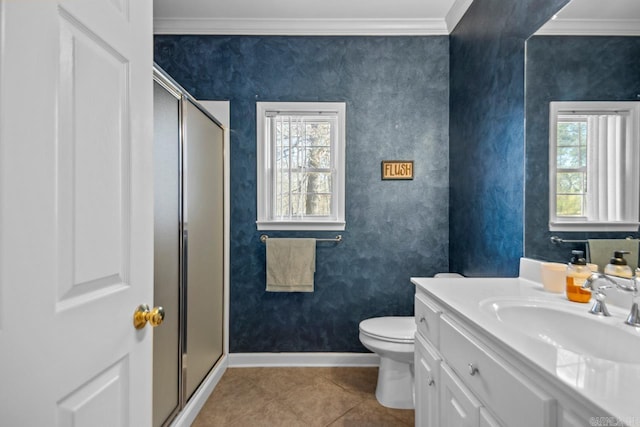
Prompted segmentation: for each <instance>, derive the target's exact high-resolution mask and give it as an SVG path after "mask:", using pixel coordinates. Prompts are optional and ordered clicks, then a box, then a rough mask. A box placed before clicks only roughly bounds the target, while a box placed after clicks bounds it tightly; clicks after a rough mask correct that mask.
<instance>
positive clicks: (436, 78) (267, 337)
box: [155, 36, 449, 352]
mask: <svg viewBox="0 0 640 427" xmlns="http://www.w3.org/2000/svg"><path fill="white" fill-rule="evenodd" d="M155 60H156V62H157V63H158V64H159V65H160V66H161V67H162V68H164V69H165V70H166V71H167V72H168V73H169V74H170V75H171V76H172V77H173V78H175V79H176V81H178V82H179V83H180V84H181V85H182V86H183V87H185V89H187V90H188V91H189V92H190V93H191V94H192V95H194V96H195V97H196V98H198V99H202V100H221V99H228V100H230V101H231V272H230V273H231V295H230V298H231V311H230V316H231V319H230V320H231V331H230V345H231V351H232V352H276V351H364V348H363V347H362V346H361V344H360V342H359V340H358V323H359V322H360V321H361V320H362V319H365V318H368V317H372V316H381V315H391V314H395V315H411V314H413V293H414V289H413V286H412V285H411V284H410V282H409V278H410V277H411V276H430V275H433V274H434V273H436V272H439V271H447V269H448V245H449V236H448V192H449V191H448V184H449V167H448V162H449V150H448V115H449V91H448V87H449V40H448V38H447V37H440V36H438V37H241V36H238V37H225V36H157V37H156V40H155ZM256 101H344V102H346V104H347V182H346V196H347V198H346V220H347V228H346V231H345V232H344V233H343V234H344V241H343V242H342V243H340V244H339V245H335V244H331V243H319V244H318V253H317V271H316V276H315V279H316V291H315V293H313V294H302V293H291V294H286V293H267V292H265V291H264V287H265V268H264V262H265V248H264V245H263V244H261V243H260V241H259V235H260V234H261V233H259V232H258V231H256V226H255V220H256V167H255V164H256V129H255V120H256V119H255V102H256ZM383 159H399V160H415V179H414V180H413V181H397V182H393V181H381V180H380V161H381V160H383ZM269 235H271V236H281V235H286V236H295V235H307V236H308V235H313V236H321V235H323V236H333V235H335V233H277V232H270V233H269Z"/></svg>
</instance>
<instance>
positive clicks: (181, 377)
mask: <svg viewBox="0 0 640 427" xmlns="http://www.w3.org/2000/svg"><path fill="white" fill-rule="evenodd" d="M153 81H154V82H156V83H158V84H159V85H160V86H162V87H163V88H164V89H165V90H167V91H168V92H169V93H170V94H171V95H172V96H174V97H175V98H176V100H177V101H178V121H179V129H178V134H179V138H178V164H179V171H178V178H179V185H178V188H179V190H178V204H179V213H178V233H179V236H180V238H179V249H178V257H179V259H178V262H179V272H178V307H179V318H178V365H179V366H178V367H177V369H178V404H177V406H176V407H175V408H174V409H173V410H172V412H171V413H170V415H169V417H168V418H167V419H166V420H165V421H164V422H163V424H162V427H166V426H169V425H171V424H172V423H173V422H176V421H178V416H179V415H182V414H181V412H182V411H183V410H185V408H186V407H187V404H188V403H190V402H191V401H195V400H196V398H198V397H199V396H198V394H199V392H200V389H204V388H205V383H206V382H207V378H208V377H209V376H211V374H212V373H213V372H214V371H215V370H216V369H217V368H218V367H220V366H222V368H223V369H226V359H227V357H228V351H229V349H228V348H229V345H228V330H229V328H228V311H229V305H228V292H229V286H228V259H229V256H228V236H229V230H228V225H229V212H228V210H229V206H228V203H229V198H228V167H229V164H228V130H227V129H226V128H225V126H224V125H223V124H221V123H220V121H219V120H218V119H217V118H216V117H214V116H213V115H212V114H211V113H210V112H209V111H207V109H206V108H204V107H203V106H202V105H201V104H200V103H199V101H198V100H196V99H195V98H193V97H192V96H191V95H190V94H189V93H188V92H187V91H186V90H185V89H183V88H182V87H181V86H180V85H179V84H178V83H177V82H176V81H175V80H173V79H172V78H171V77H170V76H169V75H168V74H167V73H166V72H165V71H164V70H162V69H161V68H160V67H159V66H158V65H157V64H155V63H154V67H153ZM187 103H191V104H192V105H193V106H195V107H196V108H197V109H198V110H199V111H200V112H201V113H203V114H204V115H205V116H207V118H208V119H210V120H211V121H212V122H213V123H214V124H215V125H217V126H218V127H220V129H221V130H222V132H223V141H222V144H223V147H222V148H223V159H222V160H223V168H224V171H223V174H222V178H223V185H222V199H223V214H222V227H223V242H222V245H223V263H222V270H223V271H222V278H223V295H222V300H223V323H222V325H220V326H221V328H222V353H221V355H220V356H219V358H218V359H217V360H216V361H215V362H214V363H213V365H212V367H211V369H210V370H209V372H208V374H207V375H206V376H205V378H203V380H202V382H201V384H200V386H198V387H197V388H196V390H195V391H194V392H193V393H192V395H191V396H187V381H186V377H187V373H186V369H187V363H186V361H185V358H187V357H188V354H187V343H186V339H185V335H186V324H187V310H186V304H187V256H188V254H187V244H188V236H187V233H186V230H185V218H184V207H185V204H186V201H185V199H184V196H185V194H184V181H185V180H186V170H185V158H184V156H185V152H186V143H187V142H186V140H185V135H186V126H187V119H186V104H187ZM214 381H215V380H214ZM215 382H217V381H215ZM206 388H208V389H209V388H211V386H210V385H209V386H208V387H206ZM204 391H205V392H207V390H204ZM211 391H212V388H211V390H210V391H208V393H210V392H211ZM200 403H204V402H198V403H196V405H197V406H201V405H200Z"/></svg>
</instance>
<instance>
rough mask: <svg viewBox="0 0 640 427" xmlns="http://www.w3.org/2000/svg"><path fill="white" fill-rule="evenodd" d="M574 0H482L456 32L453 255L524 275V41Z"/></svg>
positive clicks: (455, 262) (458, 261)
mask: <svg viewBox="0 0 640 427" xmlns="http://www.w3.org/2000/svg"><path fill="white" fill-rule="evenodd" d="M567 2H568V0H519V1H513V0H475V1H474V2H473V3H472V4H471V7H470V8H469V10H468V11H467V13H466V14H465V16H464V17H463V19H462V20H461V22H460V23H459V24H458V26H457V27H456V28H455V30H454V31H453V33H452V34H451V37H450V44H451V49H450V54H451V64H450V67H451V71H450V72H451V83H450V103H451V110H450V120H451V125H450V128H449V150H450V153H451V154H450V169H451V172H450V173H451V175H450V183H451V190H450V195H449V206H450V213H449V221H450V222H449V230H450V231H449V235H450V246H449V258H450V267H451V270H452V271H456V272H459V273H462V274H464V275H466V276H517V275H518V264H519V258H520V257H521V256H522V255H523V245H524V242H523V230H524V218H523V216H524V206H523V205H524V43H525V40H526V39H527V38H528V37H529V36H530V35H531V34H533V33H534V32H535V30H537V29H538V28H539V27H540V26H541V25H542V24H543V23H544V22H546V21H547V20H548V19H549V18H550V17H551V16H552V15H553V14H554V13H555V12H557V11H558V10H559V9H560V7H561V6H563V5H564V4H565V3H567Z"/></svg>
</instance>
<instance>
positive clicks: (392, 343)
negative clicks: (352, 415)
mask: <svg viewBox="0 0 640 427" xmlns="http://www.w3.org/2000/svg"><path fill="white" fill-rule="evenodd" d="M415 332H416V323H415V320H414V318H413V317H412V316H411V317H409V316H404V317H398V316H388V317H374V318H372V319H366V320H363V321H362V322H360V342H361V343H362V345H364V346H365V347H366V348H368V349H369V350H371V351H372V352H374V353H376V354H378V356H380V368H379V370H378V384H377V386H376V399H378V402H380V404H382V405H383V406H386V407H388V408H396V409H412V408H413V407H414V403H413V351H414V335H415Z"/></svg>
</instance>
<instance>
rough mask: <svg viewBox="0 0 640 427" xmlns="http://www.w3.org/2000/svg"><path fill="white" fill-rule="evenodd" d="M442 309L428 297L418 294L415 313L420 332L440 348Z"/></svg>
mask: <svg viewBox="0 0 640 427" xmlns="http://www.w3.org/2000/svg"><path fill="white" fill-rule="evenodd" d="M441 312H442V310H441V309H440V308H439V307H438V306H437V305H435V304H434V303H433V302H431V301H429V300H428V299H427V297H425V296H424V295H421V294H416V298H415V313H416V325H417V330H418V332H419V333H421V334H422V336H424V337H425V338H426V339H427V340H428V341H429V342H430V343H431V344H433V346H434V347H435V348H436V349H438V348H439V336H440V331H439V322H440V313H441Z"/></svg>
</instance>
